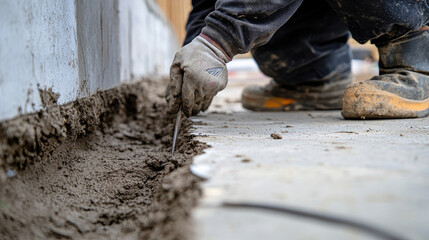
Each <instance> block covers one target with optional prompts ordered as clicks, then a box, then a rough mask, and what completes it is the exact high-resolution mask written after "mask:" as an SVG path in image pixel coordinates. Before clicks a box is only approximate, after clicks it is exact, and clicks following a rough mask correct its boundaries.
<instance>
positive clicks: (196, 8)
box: [183, 0, 216, 46]
mask: <svg viewBox="0 0 429 240" xmlns="http://www.w3.org/2000/svg"><path fill="white" fill-rule="evenodd" d="M215 4H216V0H192V11H191V13H189V17H188V21H187V23H186V38H185V41H184V43H183V46H184V45H186V44H188V43H190V42H191V41H192V40H193V39H194V38H195V37H197V36H198V35H199V34H200V33H201V29H203V27H205V26H206V23H205V22H204V19H206V17H207V15H209V13H211V12H213V11H214V10H215Z"/></svg>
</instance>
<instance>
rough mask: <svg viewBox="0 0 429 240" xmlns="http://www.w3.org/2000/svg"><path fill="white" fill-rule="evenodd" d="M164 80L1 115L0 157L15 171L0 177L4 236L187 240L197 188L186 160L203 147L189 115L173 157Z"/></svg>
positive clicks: (0, 220)
mask: <svg viewBox="0 0 429 240" xmlns="http://www.w3.org/2000/svg"><path fill="white" fill-rule="evenodd" d="M160 84H161V85H163V84H164V83H163V82H162V81H160V82H156V81H145V82H144V83H137V84H133V85H124V86H121V87H120V88H117V89H112V90H109V91H105V92H100V93H98V94H96V95H95V96H92V97H90V98H86V99H82V100H79V101H77V102H75V103H71V104H67V105H65V106H57V105H51V106H50V107H49V108H48V109H47V110H46V111H43V112H39V113H36V114H32V115H28V116H22V117H19V118H16V119H13V120H11V121H8V122H6V123H2V124H1V127H2V128H1V136H2V144H1V145H0V146H1V150H2V151H1V154H2V155H1V156H2V158H1V162H0V164H1V165H0V166H1V168H2V169H3V170H4V169H6V168H13V169H15V170H16V171H17V175H16V176H14V177H11V178H8V179H7V180H3V182H2V184H1V186H0V232H1V236H0V239H189V238H190V236H191V235H192V228H191V223H190V220H189V214H190V211H191V210H192V208H193V207H194V206H195V205H196V204H197V201H198V199H199V197H200V195H201V190H200V187H199V182H200V181H201V180H200V179H199V178H198V177H196V176H194V175H192V174H191V173H190V170H189V165H190V164H191V161H192V157H193V156H194V155H196V154H198V153H201V152H202V150H203V149H204V148H205V147H206V146H205V145H204V144H202V143H199V142H197V141H195V140H193V136H191V135H189V134H188V130H189V128H190V127H191V123H190V121H188V120H184V121H183V123H182V128H181V132H180V137H179V139H178V146H177V148H176V154H175V158H174V160H173V159H172V158H171V143H172V136H171V135H172V131H173V117H174V116H169V115H167V114H166V113H165V110H164V109H165V105H164V104H163V103H161V102H162V101H163V100H161V99H160V96H162V91H161V92H157V89H163V87H160V86H159V85H160ZM139 91H141V92H140V93H139ZM143 96H144V97H143ZM148 99H151V101H148ZM153 99H158V100H157V101H153ZM10 127H13V129H11V128H10ZM3 137H7V139H9V141H4V138H3ZM8 154H11V156H12V157H10V158H7V159H5V158H4V157H5V156H8ZM9 156H10V155H9Z"/></svg>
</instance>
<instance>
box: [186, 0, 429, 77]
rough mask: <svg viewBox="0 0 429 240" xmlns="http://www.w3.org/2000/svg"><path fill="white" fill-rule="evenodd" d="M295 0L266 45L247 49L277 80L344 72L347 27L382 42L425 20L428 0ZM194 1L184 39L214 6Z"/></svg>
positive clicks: (347, 64)
mask: <svg viewBox="0 0 429 240" xmlns="http://www.w3.org/2000/svg"><path fill="white" fill-rule="evenodd" d="M219 1H222V0H219ZM240 1H241V0H237V1H236V2H237V3H236V4H235V5H234V6H238V5H240V3H239V2H240ZM243 1H244V0H243ZM296 1H298V2H302V4H301V6H300V7H299V9H298V10H297V12H295V13H294V14H293V15H292V16H291V18H290V19H289V21H288V22H286V23H285V24H284V25H283V26H282V27H281V28H280V29H279V30H278V31H277V32H276V33H275V34H274V35H273V37H272V38H271V39H270V40H269V41H268V42H267V43H266V44H264V45H262V46H259V47H256V48H253V49H252V54H253V57H254V58H255V60H256V61H257V63H258V65H259V67H260V69H261V70H262V71H263V72H264V73H265V74H266V75H268V76H270V77H272V78H273V79H274V80H275V81H277V82H278V83H283V84H294V83H309V82H315V81H329V80H335V79H337V78H344V77H347V76H348V75H349V73H350V69H351V64H350V62H351V54H350V49H349V47H348V45H347V39H348V36H349V31H351V33H352V35H353V37H354V38H355V39H356V40H357V41H359V42H366V41H368V40H371V41H372V42H373V43H375V44H382V43H385V42H388V41H390V40H392V39H396V38H398V37H401V36H403V35H404V34H406V33H408V32H410V31H414V30H417V29H419V28H421V27H423V26H424V25H426V24H428V23H429V4H428V1H429V0H296ZM197 3H198V5H199V6H198V8H197V9H195V8H194V10H193V12H192V13H191V15H190V18H189V21H188V25H187V29H188V30H190V31H188V35H187V38H186V40H185V44H186V43H188V42H189V41H191V40H192V39H193V38H194V37H196V36H197V35H198V34H199V32H200V31H201V28H202V27H204V21H201V19H204V18H205V17H206V16H207V13H208V12H210V11H213V10H214V3H215V0H194V1H193V4H194V6H195V5H196V4H197ZM243 5H245V3H243ZM254 7H257V6H254ZM251 10H252V11H251V12H258V9H251ZM247 11H249V10H247ZM198 19H200V20H198ZM221 24H222V23H221V22H220V23H219V25H221ZM249 34H260V33H253V32H251V31H249Z"/></svg>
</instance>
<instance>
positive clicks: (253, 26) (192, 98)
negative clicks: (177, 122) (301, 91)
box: [166, 0, 302, 117]
mask: <svg viewBox="0 0 429 240" xmlns="http://www.w3.org/2000/svg"><path fill="white" fill-rule="evenodd" d="M301 2H302V0H271V1H267V3H266V4H265V3H263V1H261V0H218V1H216V6H215V10H214V11H213V12H211V13H210V14H209V15H208V16H207V17H206V19H205V24H206V26H205V27H204V28H203V30H202V33H201V34H200V36H198V37H196V38H194V39H193V40H192V41H191V43H189V44H187V45H185V46H184V47H183V48H182V49H180V50H179V51H178V52H177V53H176V56H175V58H174V61H173V64H172V66H171V69H170V84H169V87H168V93H167V96H166V98H167V102H168V105H169V109H170V111H171V112H177V110H178V109H179V106H180V105H182V109H183V112H184V113H185V115H186V116H188V117H189V116H190V115H191V114H196V113H198V112H199V111H205V110H206V109H207V108H208V107H209V105H210V103H211V101H212V99H213V97H214V96H215V95H216V94H217V93H218V92H219V91H221V90H222V89H224V88H225V87H226V84H227V81H228V72H227V69H226V63H227V62H229V61H230V60H231V59H232V57H233V56H234V55H236V54H238V53H245V52H248V51H249V50H250V49H252V48H253V47H257V46H260V45H262V44H264V43H266V42H268V41H269V40H270V39H271V37H272V36H273V34H274V33H275V32H276V31H277V30H278V29H279V28H280V27H281V26H282V25H283V24H284V23H286V21H287V20H288V19H289V18H290V17H291V16H292V15H293V13H294V12H295V11H296V10H297V8H298V7H299V5H300V4H301Z"/></svg>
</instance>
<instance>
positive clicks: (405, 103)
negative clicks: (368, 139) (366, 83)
mask: <svg viewBox="0 0 429 240" xmlns="http://www.w3.org/2000/svg"><path fill="white" fill-rule="evenodd" d="M359 87H360V86H359ZM360 92H361V93H360ZM342 109H343V110H342V112H341V114H342V115H343V117H344V118H345V119H381V118H384V119H386V118H392V119H393V118H419V117H426V116H428V115H429V99H425V100H422V101H416V100H409V99H405V98H402V97H399V96H397V95H395V94H393V93H390V92H386V91H381V90H374V89H369V90H365V89H362V87H360V88H359V89H358V90H355V89H353V88H351V89H348V90H346V91H345V93H344V98H343V107H342Z"/></svg>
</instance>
